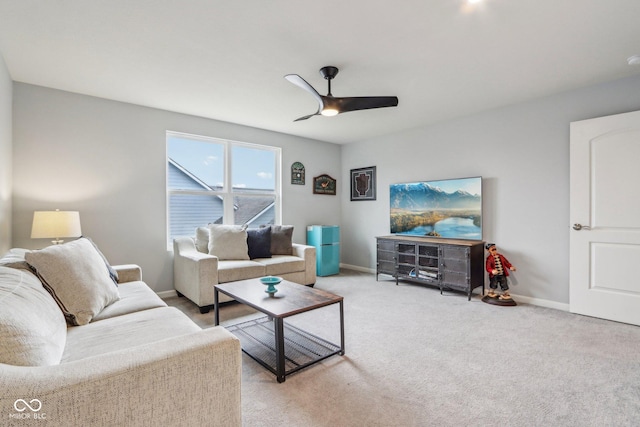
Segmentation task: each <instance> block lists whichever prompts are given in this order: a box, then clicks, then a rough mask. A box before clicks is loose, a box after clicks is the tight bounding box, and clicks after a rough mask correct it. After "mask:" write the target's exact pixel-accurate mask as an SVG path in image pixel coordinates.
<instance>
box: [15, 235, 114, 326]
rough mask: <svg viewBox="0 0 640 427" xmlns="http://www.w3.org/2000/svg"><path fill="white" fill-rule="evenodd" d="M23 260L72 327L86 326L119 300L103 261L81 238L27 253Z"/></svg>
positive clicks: (88, 243)
mask: <svg viewBox="0 0 640 427" xmlns="http://www.w3.org/2000/svg"><path fill="white" fill-rule="evenodd" d="M25 258H26V260H27V262H28V263H29V265H31V267H32V268H34V269H35V270H36V272H37V275H38V278H40V281H41V282H42V284H43V286H44V287H45V288H46V289H47V290H48V291H49V292H50V293H51V295H53V298H54V299H55V300H56V302H57V303H58V305H59V306H60V309H61V310H62V312H63V313H64V315H65V317H66V318H67V322H69V323H70V324H72V325H86V324H87V323H89V322H90V321H91V319H92V318H93V317H94V316H95V315H97V314H98V313H100V312H101V311H102V309H104V308H105V307H106V306H108V305H109V304H111V303H113V302H115V301H117V300H118V298H119V294H118V288H117V287H116V286H115V285H114V283H113V281H112V280H111V277H110V276H109V271H108V270H107V267H106V266H105V263H104V260H103V259H102V257H101V256H100V255H99V254H98V252H97V251H96V249H95V248H94V246H93V244H92V243H91V242H89V241H88V240H87V239H85V238H80V239H78V240H74V241H71V242H68V243H64V244H62V245H53V246H49V247H47V248H44V249H41V250H37V251H32V252H28V253H27V254H26V255H25Z"/></svg>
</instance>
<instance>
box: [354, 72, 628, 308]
mask: <svg viewBox="0 0 640 427" xmlns="http://www.w3.org/2000/svg"><path fill="white" fill-rule="evenodd" d="M400 105H402V104H400ZM399 108H401V107H399ZM638 109H640V76H636V77H632V78H627V79H623V80H619V81H615V82H612V83H608V84H601V85H596V86H592V87H588V88H585V89H581V90H576V91H572V92H567V93H562V94H558V95H556V96H552V97H548V98H544V99H538V100H535V101H532V102H527V103H523V104H518V105H513V106H509V107H506V108H501V109H496V110H491V111H487V112H484V113H482V114H477V115H473V116H470V117H465V118H460V119H457V120H452V121H448V122H445V123H440V124H437V125H433V126H428V127H424V128H420V129H415V130H412V131H409V132H405V133H401V134H395V135H391V136H387V137H383V138H378V139H374V140H370V141H362V142H360V143H357V144H350V145H345V146H343V149H342V175H343V176H344V177H347V176H349V175H348V174H349V170H350V169H353V168H359V167H366V166H377V175H378V179H377V184H378V193H377V200H376V201H370V202H364V201H358V202H351V201H349V182H348V180H347V179H344V180H342V214H343V215H342V262H343V263H344V264H348V265H354V266H358V267H364V268H365V269H374V268H375V236H379V235H387V234H389V184H391V183H397V182H406V181H414V180H435V179H446V178H459V177H468V176H482V177H483V196H484V197H483V205H484V206H483V208H484V224H483V225H484V229H483V234H484V239H485V240H486V241H493V242H496V244H497V245H498V250H499V251H501V252H502V253H503V254H505V255H506V256H507V258H508V259H509V260H510V261H511V262H512V263H513V264H514V265H515V266H516V267H517V268H518V271H517V272H516V273H515V278H516V279H517V282H516V283H514V285H513V286H512V292H513V293H514V294H519V295H523V296H525V297H529V298H531V299H532V300H538V301H537V302H538V303H541V302H542V303H543V305H544V301H545V300H546V301H548V302H550V303H551V304H548V305H550V306H553V303H554V302H555V303H559V304H560V305H563V304H568V302H569V230H570V229H569V225H570V223H571V219H570V218H569V123H570V122H571V121H576V120H583V119H589V118H594V117H599V116H606V115H612V114H618V113H623V112H628V111H634V110H638ZM565 308H566V307H565Z"/></svg>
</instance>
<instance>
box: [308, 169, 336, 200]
mask: <svg viewBox="0 0 640 427" xmlns="http://www.w3.org/2000/svg"><path fill="white" fill-rule="evenodd" d="M313 194H329V195H331V196H335V195H336V180H335V179H334V178H331V177H330V176H329V175H326V174H324V175H320V176H316V177H315V178H313Z"/></svg>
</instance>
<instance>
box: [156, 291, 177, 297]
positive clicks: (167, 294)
mask: <svg viewBox="0 0 640 427" xmlns="http://www.w3.org/2000/svg"><path fill="white" fill-rule="evenodd" d="M156 294H157V295H158V296H159V297H160V298H162V299H167V298H171V297H176V296H178V294H177V293H176V290H175V289H172V290H170V291H162V292H156Z"/></svg>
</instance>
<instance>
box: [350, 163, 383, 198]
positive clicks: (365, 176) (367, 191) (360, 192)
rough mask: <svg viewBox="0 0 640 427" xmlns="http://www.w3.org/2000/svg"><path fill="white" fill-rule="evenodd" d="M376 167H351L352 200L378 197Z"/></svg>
mask: <svg viewBox="0 0 640 427" xmlns="http://www.w3.org/2000/svg"><path fill="white" fill-rule="evenodd" d="M376 188H377V187H376V167H375V166H369V167H366V168H360V169H351V201H357V200H375V199H376Z"/></svg>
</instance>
